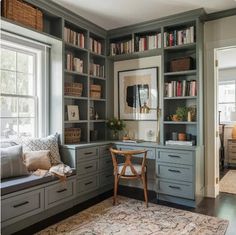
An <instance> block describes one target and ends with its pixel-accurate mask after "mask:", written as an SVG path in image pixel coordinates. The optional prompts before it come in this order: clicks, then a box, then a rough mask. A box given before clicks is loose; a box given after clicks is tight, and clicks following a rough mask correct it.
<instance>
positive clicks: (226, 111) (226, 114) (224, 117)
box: [219, 103, 235, 122]
mask: <svg viewBox="0 0 236 235" xmlns="http://www.w3.org/2000/svg"><path fill="white" fill-rule="evenodd" d="M219 111H221V113H220V121H221V122H230V121H231V120H230V114H231V112H234V111H235V103H233V104H219Z"/></svg>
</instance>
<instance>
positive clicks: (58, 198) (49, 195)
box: [45, 179, 75, 208]
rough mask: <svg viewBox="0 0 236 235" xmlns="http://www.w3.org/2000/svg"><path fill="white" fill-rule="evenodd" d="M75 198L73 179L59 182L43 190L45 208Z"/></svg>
mask: <svg viewBox="0 0 236 235" xmlns="http://www.w3.org/2000/svg"><path fill="white" fill-rule="evenodd" d="M73 196H75V179H73V180H67V181H66V182H65V183H64V182H59V183H57V184H54V185H51V186H48V187H46V188H45V204H46V208H50V207H52V206H55V205H57V204H59V203H62V202H63V201H68V200H70V199H71V198H73Z"/></svg>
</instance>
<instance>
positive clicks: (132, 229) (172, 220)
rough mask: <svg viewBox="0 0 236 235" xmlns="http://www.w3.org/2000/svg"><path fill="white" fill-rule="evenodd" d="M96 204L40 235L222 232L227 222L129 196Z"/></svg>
mask: <svg viewBox="0 0 236 235" xmlns="http://www.w3.org/2000/svg"><path fill="white" fill-rule="evenodd" d="M118 201H119V203H118V205H116V206H112V198H109V199H107V200H105V201H103V202H101V203H99V204H96V205H94V206H92V207H90V208H88V209H86V210H84V211H82V212H80V213H78V214H76V215H74V216H72V217H69V218H67V219H65V220H63V221H61V222H59V223H57V224H55V225H53V226H50V227H48V228H46V229H44V230H42V231H41V232H39V233H37V234H40V235H46V234H47V235H49V234H57V235H58V234H67V235H82V234H83V235H107V234H116V235H148V234H152V235H153V234H158V235H187V234H188V235H190V234H191V235H193V234H194V235H203V234H204V235H221V234H222V235H223V234H225V232H226V229H227V226H228V221H227V220H222V219H218V218H216V217H210V216H206V215H201V214H197V213H192V212H188V211H184V210H179V209H174V208H171V207H166V206H161V205H156V204H151V203H149V207H148V208H146V207H145V204H144V202H142V201H138V200H135V199H129V198H126V197H119V198H118Z"/></svg>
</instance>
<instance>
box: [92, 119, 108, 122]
mask: <svg viewBox="0 0 236 235" xmlns="http://www.w3.org/2000/svg"><path fill="white" fill-rule="evenodd" d="M90 122H106V120H104V119H98V120H93V119H90Z"/></svg>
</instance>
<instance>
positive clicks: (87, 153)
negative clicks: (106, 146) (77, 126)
mask: <svg viewBox="0 0 236 235" xmlns="http://www.w3.org/2000/svg"><path fill="white" fill-rule="evenodd" d="M92 153H93V152H86V153H84V154H85V155H89V154H92Z"/></svg>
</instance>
